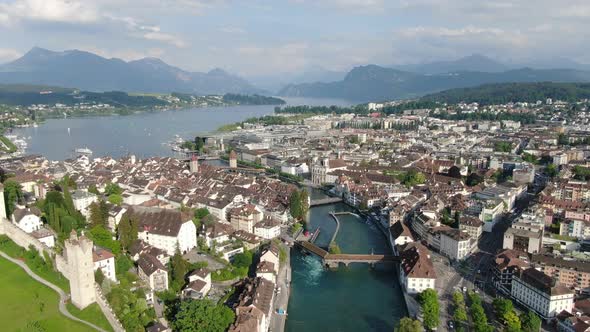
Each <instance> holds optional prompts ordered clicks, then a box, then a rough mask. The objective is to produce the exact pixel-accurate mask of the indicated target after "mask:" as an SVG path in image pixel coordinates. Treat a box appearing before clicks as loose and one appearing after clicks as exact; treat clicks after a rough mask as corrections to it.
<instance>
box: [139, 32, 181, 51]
mask: <svg viewBox="0 0 590 332" xmlns="http://www.w3.org/2000/svg"><path fill="white" fill-rule="evenodd" d="M142 37H143V38H145V39H147V40H156V41H160V42H164V43H168V44H171V45H174V46H176V47H178V48H185V47H186V46H187V43H186V42H185V41H184V40H182V39H180V38H178V37H176V36H174V35H171V34H168V33H163V32H160V31H151V32H147V33H144V34H143V35H142Z"/></svg>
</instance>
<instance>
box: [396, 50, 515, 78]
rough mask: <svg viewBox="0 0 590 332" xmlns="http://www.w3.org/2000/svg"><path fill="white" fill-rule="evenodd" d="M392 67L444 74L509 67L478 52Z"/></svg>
mask: <svg viewBox="0 0 590 332" xmlns="http://www.w3.org/2000/svg"><path fill="white" fill-rule="evenodd" d="M393 68H395V69H399V70H403V71H410V72H414V73H420V74H444V73H452V72H458V71H477V72H485V73H497V72H502V71H506V70H508V69H510V68H509V66H507V65H505V64H503V63H500V62H498V61H495V60H492V59H490V58H488V57H486V56H483V55H480V54H473V55H470V56H466V57H463V58H461V59H457V60H453V61H436V62H431V63H423V64H412V65H400V66H393Z"/></svg>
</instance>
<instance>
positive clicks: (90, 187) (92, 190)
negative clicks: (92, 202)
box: [88, 183, 100, 195]
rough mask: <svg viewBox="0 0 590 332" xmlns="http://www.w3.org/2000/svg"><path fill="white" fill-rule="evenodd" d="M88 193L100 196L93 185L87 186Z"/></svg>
mask: <svg viewBox="0 0 590 332" xmlns="http://www.w3.org/2000/svg"><path fill="white" fill-rule="evenodd" d="M88 192H89V193H91V194H95V195H100V193H99V192H98V188H96V185H95V184H94V183H93V184H91V185H89V186H88Z"/></svg>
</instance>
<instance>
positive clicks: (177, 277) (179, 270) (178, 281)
mask: <svg viewBox="0 0 590 332" xmlns="http://www.w3.org/2000/svg"><path fill="white" fill-rule="evenodd" d="M189 265H190V264H189V263H188V262H187V261H186V260H185V259H184V258H183V257H182V255H181V254H180V250H179V249H178V248H176V251H175V252H174V256H172V259H171V260H170V267H171V269H170V275H171V277H172V278H171V279H172V288H173V289H174V290H176V291H179V290H180V289H182V287H183V286H184V277H185V276H186V274H187V273H188V268H189Z"/></svg>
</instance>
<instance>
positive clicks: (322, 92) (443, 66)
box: [278, 61, 590, 102]
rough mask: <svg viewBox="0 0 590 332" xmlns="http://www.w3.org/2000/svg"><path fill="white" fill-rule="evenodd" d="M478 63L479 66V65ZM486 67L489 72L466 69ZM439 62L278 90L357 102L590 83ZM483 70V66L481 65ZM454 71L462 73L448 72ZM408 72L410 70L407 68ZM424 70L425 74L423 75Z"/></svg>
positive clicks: (581, 75)
mask: <svg viewBox="0 0 590 332" xmlns="http://www.w3.org/2000/svg"><path fill="white" fill-rule="evenodd" d="M476 64H477V66H476ZM479 65H485V66H487V68H486V70H487V71H468V70H464V69H463V68H465V67H467V68H470V69H483V68H476V67H478V66H479ZM465 67H459V66H457V64H456V63H450V62H446V63H444V62H440V63H436V64H430V65H428V66H423V67H422V68H421V69H420V70H418V69H414V71H413V72H410V71H405V70H399V69H394V68H386V67H381V66H377V65H367V66H360V67H356V68H353V69H352V70H351V71H350V72H349V73H348V74H347V75H346V76H345V77H344V79H342V80H340V81H336V82H330V83H305V84H291V85H288V86H286V87H285V88H283V89H282V90H281V91H279V93H278V95H280V96H285V97H315V98H341V99H348V100H352V101H356V102H367V101H381V100H393V99H403V98H415V97H419V96H422V95H425V94H428V93H433V92H438V91H443V90H447V89H453V88H464V87H473V86H478V85H482V84H488V83H500V82H546V81H547V82H588V81H590V71H583V70H576V69H532V68H521V69H510V70H504V71H502V67H501V66H499V65H493V64H492V63H491V62H487V63H484V62H482V61H479V62H477V61H476V62H472V66H471V67H469V66H465ZM480 67H481V66H480ZM451 68H457V69H461V70H456V71H445V70H449V69H451ZM408 69H409V68H408ZM420 71H422V73H421V72H420Z"/></svg>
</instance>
